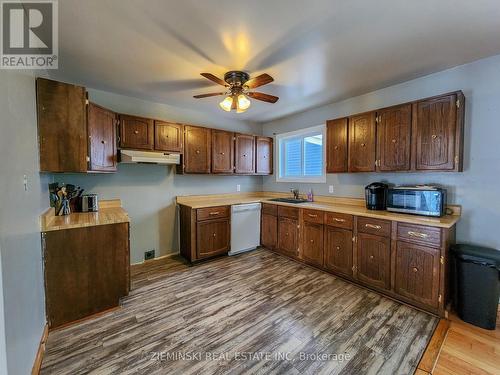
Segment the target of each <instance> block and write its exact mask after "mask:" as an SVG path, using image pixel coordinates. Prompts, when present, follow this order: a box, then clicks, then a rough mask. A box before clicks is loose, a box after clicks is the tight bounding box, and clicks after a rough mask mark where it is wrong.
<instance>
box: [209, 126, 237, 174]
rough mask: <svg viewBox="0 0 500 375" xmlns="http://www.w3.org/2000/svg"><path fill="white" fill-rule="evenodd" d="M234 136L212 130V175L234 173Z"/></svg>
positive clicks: (229, 133)
mask: <svg viewBox="0 0 500 375" xmlns="http://www.w3.org/2000/svg"><path fill="white" fill-rule="evenodd" d="M233 155H234V134H233V133H231V132H226V131H223V130H215V129H212V173H233V169H234V168H233V167H234V165H233V160H234V156H233Z"/></svg>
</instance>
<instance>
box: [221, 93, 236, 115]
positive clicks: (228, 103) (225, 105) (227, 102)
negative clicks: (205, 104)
mask: <svg viewBox="0 0 500 375" xmlns="http://www.w3.org/2000/svg"><path fill="white" fill-rule="evenodd" d="M219 105H220V107H221V108H222V109H223V110H224V111H226V112H230V111H231V107H232V106H233V98H232V97H231V96H226V98H225V99H224V100H223V101H222V102H220V103H219Z"/></svg>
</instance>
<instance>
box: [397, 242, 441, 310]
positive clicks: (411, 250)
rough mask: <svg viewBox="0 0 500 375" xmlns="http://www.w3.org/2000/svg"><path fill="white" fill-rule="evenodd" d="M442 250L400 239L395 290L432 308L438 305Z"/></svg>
mask: <svg viewBox="0 0 500 375" xmlns="http://www.w3.org/2000/svg"><path fill="white" fill-rule="evenodd" d="M439 259H440V252H439V250H438V249H433V248H430V247H426V246H420V245H415V244H410V243H408V242H404V241H398V243H397V246H396V284H395V291H396V293H398V294H400V295H401V296H403V297H405V298H407V299H409V300H412V301H415V302H417V303H419V304H422V305H424V307H425V306H428V307H431V308H435V309H436V308H437V307H438V295H439Z"/></svg>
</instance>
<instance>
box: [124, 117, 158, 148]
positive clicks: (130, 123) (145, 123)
mask: <svg viewBox="0 0 500 375" xmlns="http://www.w3.org/2000/svg"><path fill="white" fill-rule="evenodd" d="M153 122H154V121H153V120H151V119H147V118H142V117H135V116H129V115H120V147H121V148H130V149H140V150H152V149H153V148H154V125H153Z"/></svg>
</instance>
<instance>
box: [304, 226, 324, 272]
mask: <svg viewBox="0 0 500 375" xmlns="http://www.w3.org/2000/svg"><path fill="white" fill-rule="evenodd" d="M302 257H303V259H304V261H305V262H306V263H309V264H312V265H314V266H319V267H323V225H322V224H314V223H309V222H304V242H303V248H302Z"/></svg>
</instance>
